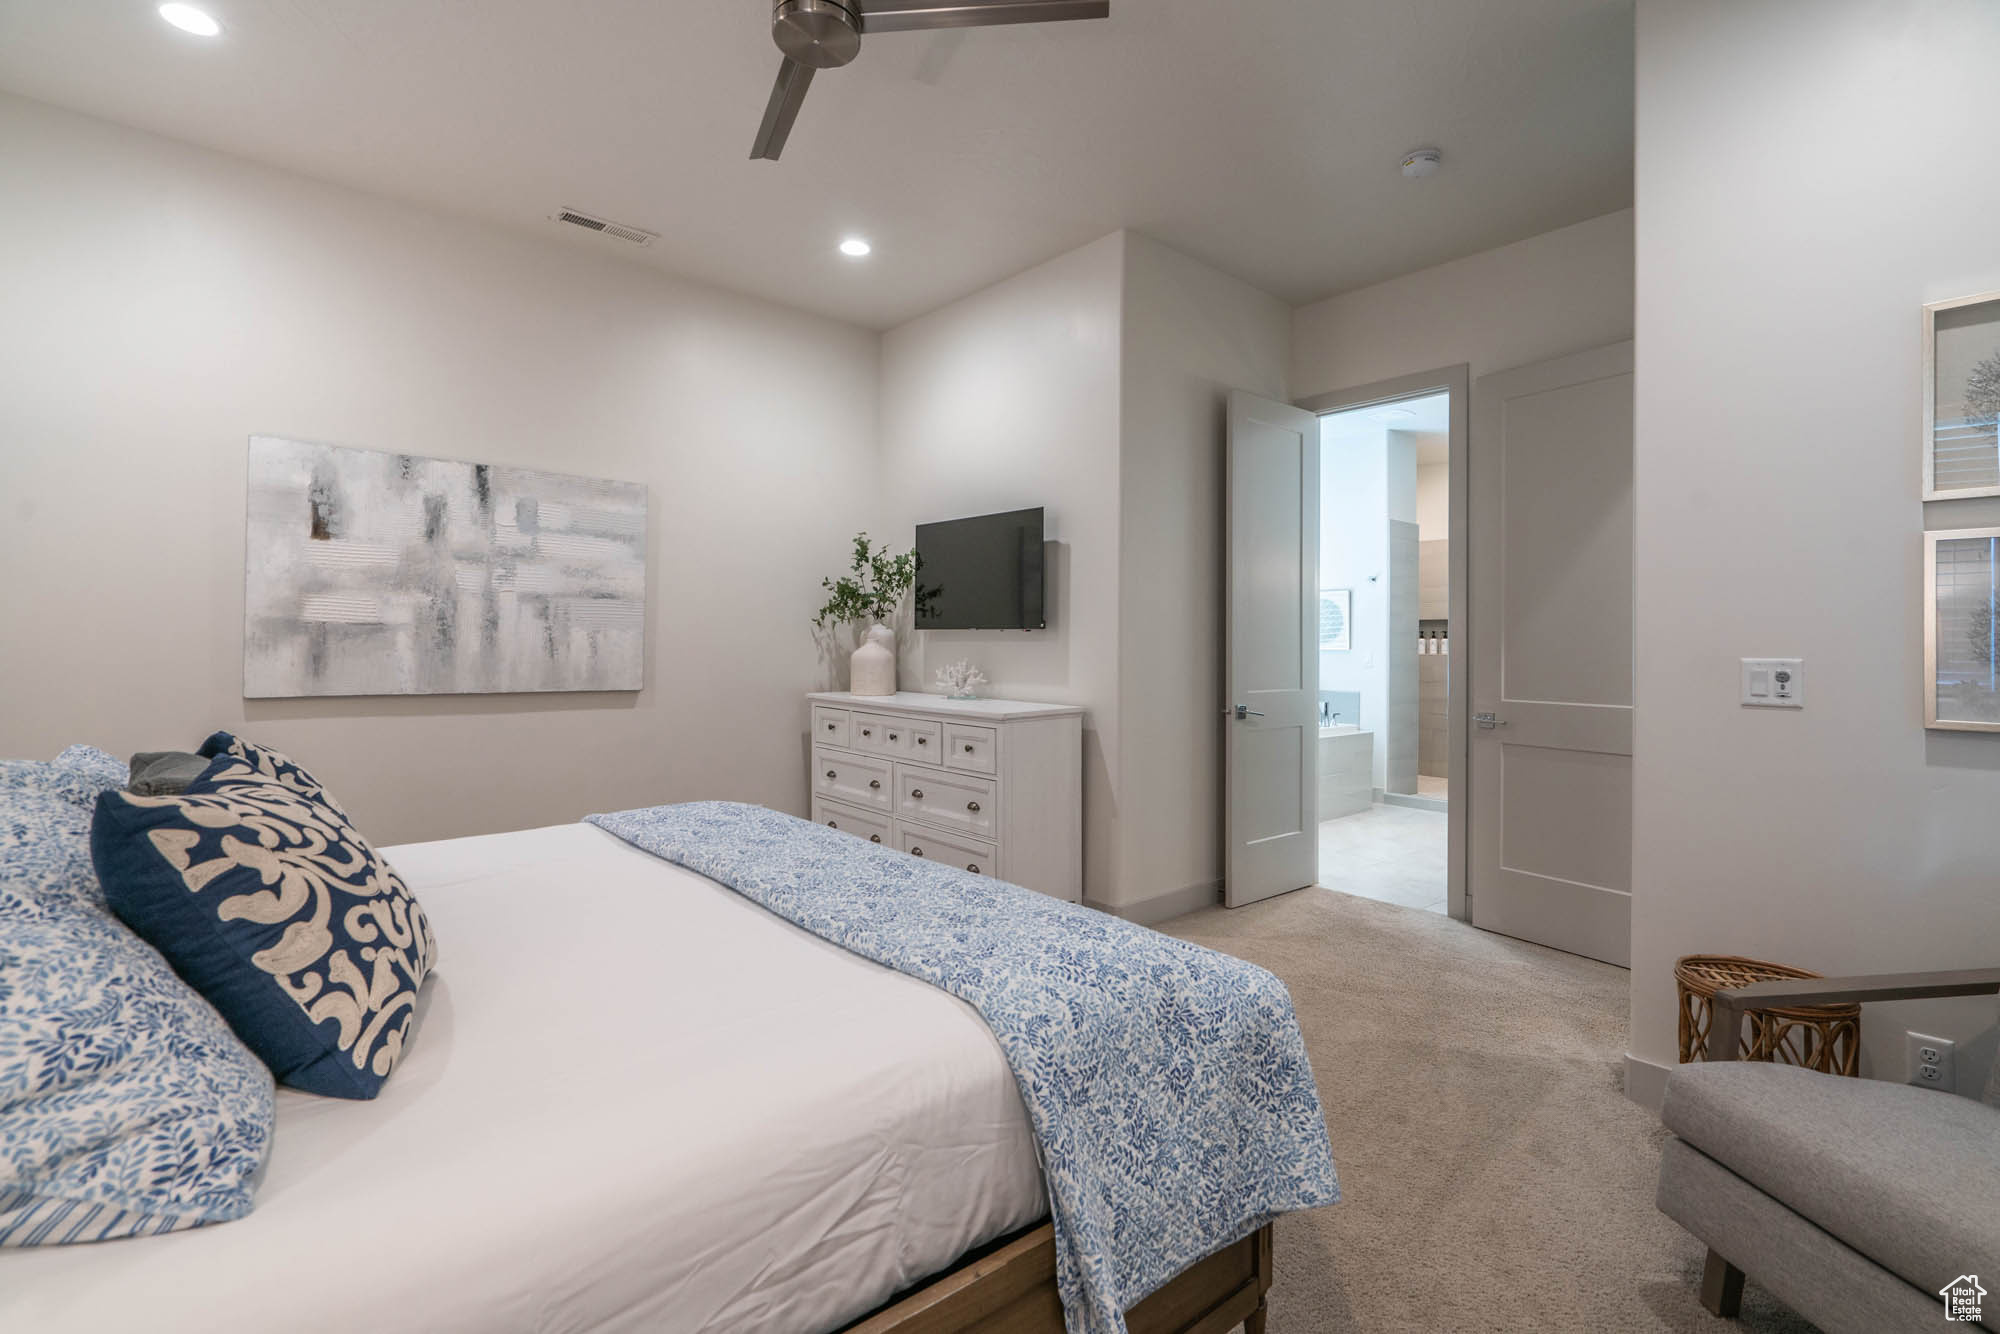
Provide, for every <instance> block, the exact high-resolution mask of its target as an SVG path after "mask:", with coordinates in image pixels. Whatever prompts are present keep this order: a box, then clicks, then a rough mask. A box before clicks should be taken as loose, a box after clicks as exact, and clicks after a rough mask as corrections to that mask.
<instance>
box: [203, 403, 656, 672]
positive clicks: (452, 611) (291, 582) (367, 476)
mask: <svg viewBox="0 0 2000 1334" xmlns="http://www.w3.org/2000/svg"><path fill="white" fill-rule="evenodd" d="M248 480H249V505H248V525H247V532H246V538H245V543H244V547H245V554H246V556H247V560H246V561H245V564H244V577H243V591H244V599H243V695H244V697H245V698H246V699H294V698H300V697H303V696H308V695H441V694H487V693H497V692H513V691H545V690H638V689H639V688H641V686H643V685H644V683H645V666H646V636H645V624H646V615H645V607H646V530H647V523H646V488H645V487H644V486H642V485H640V484H639V483H637V482H610V481H603V480H600V479H598V478H593V477H572V476H570V475H568V474H566V473H552V472H538V471H535V470H533V469H529V468H513V467H506V466H502V465H492V464H483V463H464V462H460V461H458V460H454V459H434V458H425V457H423V456H421V455H416V454H383V453H377V452H375V451H374V450H367V449H349V448H345V447H343V446H339V445H321V444H310V443H306V442H304V441H298V440H283V439H279V438H278V437H276V436H252V437H251V439H250V452H249V459H248Z"/></svg>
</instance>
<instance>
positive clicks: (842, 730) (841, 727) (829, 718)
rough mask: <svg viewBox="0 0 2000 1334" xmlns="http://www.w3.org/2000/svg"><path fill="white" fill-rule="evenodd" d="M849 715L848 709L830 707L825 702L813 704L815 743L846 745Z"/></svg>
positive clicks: (813, 736)
mask: <svg viewBox="0 0 2000 1334" xmlns="http://www.w3.org/2000/svg"><path fill="white" fill-rule="evenodd" d="M847 717H848V715H847V710H846V709H829V708H827V707H826V705H824V704H815V705H813V711H812V739H813V744H814V745H818V746H844V745H846V744H847V726H848V724H847Z"/></svg>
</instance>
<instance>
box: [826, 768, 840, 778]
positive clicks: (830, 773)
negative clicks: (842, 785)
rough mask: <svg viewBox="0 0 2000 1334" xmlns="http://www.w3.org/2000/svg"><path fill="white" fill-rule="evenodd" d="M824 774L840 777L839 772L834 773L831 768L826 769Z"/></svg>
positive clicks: (830, 776) (829, 776)
mask: <svg viewBox="0 0 2000 1334" xmlns="http://www.w3.org/2000/svg"><path fill="white" fill-rule="evenodd" d="M826 776H827V777H828V778H838V777H840V775H839V774H837V773H835V772H834V771H833V770H831V769H828V770H827V771H826Z"/></svg>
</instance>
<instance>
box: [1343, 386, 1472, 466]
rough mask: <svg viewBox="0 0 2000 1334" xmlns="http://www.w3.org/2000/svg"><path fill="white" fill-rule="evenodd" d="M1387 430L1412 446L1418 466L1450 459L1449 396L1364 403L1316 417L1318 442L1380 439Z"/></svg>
mask: <svg viewBox="0 0 2000 1334" xmlns="http://www.w3.org/2000/svg"><path fill="white" fill-rule="evenodd" d="M1391 432H1393V433H1395V434H1397V435H1400V436H1403V437H1404V438H1405V439H1407V440H1409V441H1410V442H1411V443H1412V444H1414V445H1415V446H1416V449H1417V464H1418V466H1419V467H1422V466H1425V465H1427V464H1433V463H1449V462H1450V461H1451V395H1450V394H1424V395H1422V396H1420V397H1417V398H1399V399H1397V400H1396V401H1395V402H1393V403H1364V404H1362V405H1361V406H1360V407H1357V408H1342V409H1340V410H1339V411H1337V412H1329V413H1326V414H1324V415H1322V416H1321V417H1320V419H1319V438H1320V441H1321V443H1322V444H1334V445H1349V444H1357V443H1371V442H1374V441H1379V440H1381V439H1382V438H1383V437H1384V436H1386V435H1388V434H1390V433H1391Z"/></svg>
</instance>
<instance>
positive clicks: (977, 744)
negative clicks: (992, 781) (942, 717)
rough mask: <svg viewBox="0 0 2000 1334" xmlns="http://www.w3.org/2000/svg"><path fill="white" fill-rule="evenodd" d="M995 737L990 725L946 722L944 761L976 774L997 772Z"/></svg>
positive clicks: (955, 767)
mask: <svg viewBox="0 0 2000 1334" xmlns="http://www.w3.org/2000/svg"><path fill="white" fill-rule="evenodd" d="M993 737H994V732H993V729H992V728H990V727H973V726H970V725H968V724H966V723H946V724H945V725H944V762H945V763H946V764H948V765H950V766H951V767H952V768H954V769H966V770H969V771H971V772H972V773H976V774H990V773H995V772H997V771H998V769H999V765H998V764H997V763H996V761H995V756H994V753H993V752H994V747H993Z"/></svg>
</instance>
